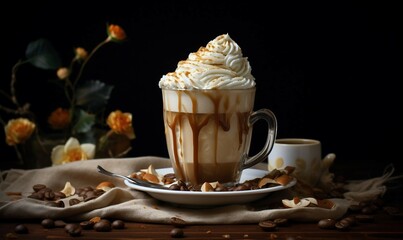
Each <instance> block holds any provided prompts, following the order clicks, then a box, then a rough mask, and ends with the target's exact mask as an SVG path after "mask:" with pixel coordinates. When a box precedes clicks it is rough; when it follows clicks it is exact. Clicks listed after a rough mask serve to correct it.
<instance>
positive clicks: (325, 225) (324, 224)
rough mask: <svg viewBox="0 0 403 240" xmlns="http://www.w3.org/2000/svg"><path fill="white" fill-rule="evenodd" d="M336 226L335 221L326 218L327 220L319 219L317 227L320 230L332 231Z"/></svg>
mask: <svg viewBox="0 0 403 240" xmlns="http://www.w3.org/2000/svg"><path fill="white" fill-rule="evenodd" d="M335 225H336V220H334V219H331V218H327V219H321V220H319V222H318V227H319V228H322V229H333V228H335Z"/></svg>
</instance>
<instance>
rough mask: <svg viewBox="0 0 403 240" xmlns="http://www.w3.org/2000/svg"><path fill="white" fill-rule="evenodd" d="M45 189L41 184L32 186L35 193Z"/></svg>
mask: <svg viewBox="0 0 403 240" xmlns="http://www.w3.org/2000/svg"><path fill="white" fill-rule="evenodd" d="M44 188H46V185H43V184H35V185H34V186H32V189H34V191H35V192H38V191H39V190H41V189H44Z"/></svg>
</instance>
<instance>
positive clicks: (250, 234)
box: [0, 211, 403, 240]
mask: <svg viewBox="0 0 403 240" xmlns="http://www.w3.org/2000/svg"><path fill="white" fill-rule="evenodd" d="M374 216H375V219H374V222H371V223H357V224H355V225H354V226H352V227H351V228H350V229H349V230H346V231H340V230H336V229H331V230H325V229H320V228H319V227H318V226H317V223H315V222H312V223H300V222H298V223H297V222H294V223H293V222H291V223H290V224H289V225H288V226H284V227H278V228H277V229H276V230H275V231H264V230H263V229H262V228H261V227H259V225H258V224H242V225H191V226H185V227H183V228H181V229H182V230H183V232H184V236H183V238H185V239H338V240H340V239H389V240H390V239H403V218H402V217H401V216H400V217H396V216H391V215H389V214H387V213H385V212H383V211H381V212H380V213H377V214H376V215H374ZM17 224H24V225H25V226H26V227H27V228H28V229H29V233H28V234H17V233H15V232H14V228H15V226H16V225H17ZM173 228H174V226H172V225H163V224H148V223H134V222H126V223H125V228H124V229H112V230H111V231H110V232H97V231H95V230H82V234H81V235H80V236H79V237H78V238H79V239H170V238H172V237H171V235H170V232H171V230H172V229H173ZM7 235H8V238H7ZM13 237H14V238H13ZM15 237H17V238H15ZM72 238H73V237H71V236H70V235H69V234H67V233H66V232H65V230H64V228H52V229H45V228H43V227H42V225H41V224H40V221H39V220H38V221H28V220H25V221H13V220H11V221H7V222H4V221H3V222H1V223H0V239H30V240H34V239H72Z"/></svg>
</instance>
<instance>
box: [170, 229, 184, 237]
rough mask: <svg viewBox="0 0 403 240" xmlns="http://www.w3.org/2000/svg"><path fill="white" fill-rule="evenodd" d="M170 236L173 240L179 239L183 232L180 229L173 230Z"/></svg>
mask: <svg viewBox="0 0 403 240" xmlns="http://www.w3.org/2000/svg"><path fill="white" fill-rule="evenodd" d="M170 235H171V237H173V238H181V237H183V236H184V232H183V230H182V229H181V228H173V229H172V230H171V233H170Z"/></svg>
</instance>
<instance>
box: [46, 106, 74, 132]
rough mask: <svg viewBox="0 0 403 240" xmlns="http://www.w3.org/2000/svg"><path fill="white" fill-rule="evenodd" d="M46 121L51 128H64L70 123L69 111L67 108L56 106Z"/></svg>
mask: <svg viewBox="0 0 403 240" xmlns="http://www.w3.org/2000/svg"><path fill="white" fill-rule="evenodd" d="M48 123H49V124H50V126H51V127H52V128H53V129H64V128H66V127H67V126H68V125H69V124H70V112H69V110H67V109H63V108H57V109H56V110H55V111H53V112H52V113H51V114H50V116H49V118H48Z"/></svg>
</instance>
